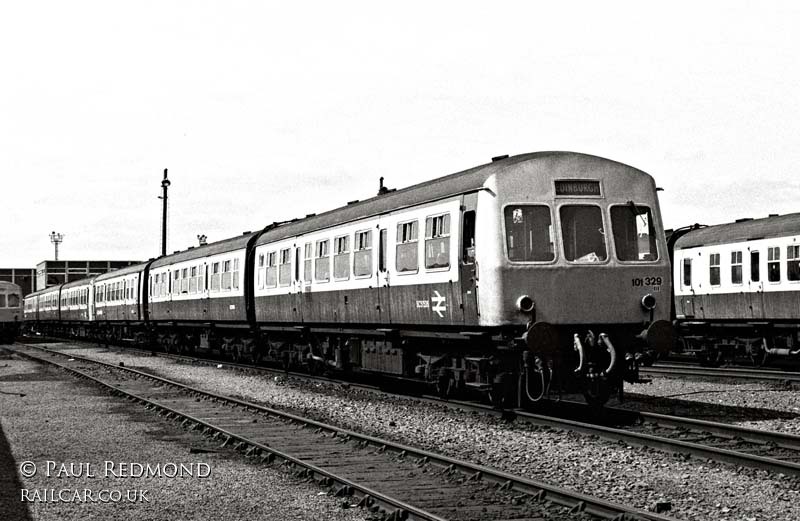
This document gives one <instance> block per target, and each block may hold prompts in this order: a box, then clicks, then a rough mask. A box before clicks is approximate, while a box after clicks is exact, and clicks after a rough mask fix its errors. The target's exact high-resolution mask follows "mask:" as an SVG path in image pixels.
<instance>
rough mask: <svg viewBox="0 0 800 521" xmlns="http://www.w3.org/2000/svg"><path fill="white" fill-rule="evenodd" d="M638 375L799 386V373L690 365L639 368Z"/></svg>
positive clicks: (660, 364) (661, 365) (659, 365)
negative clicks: (752, 381) (693, 377)
mask: <svg viewBox="0 0 800 521" xmlns="http://www.w3.org/2000/svg"><path fill="white" fill-rule="evenodd" d="M639 373H640V374H642V375H645V376H647V375H649V376H679V377H680V376H696V377H704V378H719V379H733V380H754V381H761V382H764V381H766V382H781V383H786V382H788V383H793V384H800V373H797V372H789V371H781V370H771V369H749V368H740V367H698V366H696V365H690V364H662V363H659V364H658V365H654V366H651V367H641V368H639Z"/></svg>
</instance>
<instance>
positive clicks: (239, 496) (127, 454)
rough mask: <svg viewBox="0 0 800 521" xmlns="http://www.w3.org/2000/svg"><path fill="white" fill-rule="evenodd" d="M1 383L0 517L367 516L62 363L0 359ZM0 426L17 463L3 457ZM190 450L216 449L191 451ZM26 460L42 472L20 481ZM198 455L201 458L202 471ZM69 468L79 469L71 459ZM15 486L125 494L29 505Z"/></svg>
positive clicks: (340, 519) (349, 519) (343, 519)
mask: <svg viewBox="0 0 800 521" xmlns="http://www.w3.org/2000/svg"><path fill="white" fill-rule="evenodd" d="M0 391H2V392H0V487H1V488H2V491H0V519H3V520H9V521H12V520H16V519H33V520H51V519H52V520H70V519H74V520H85V519H102V520H122V519H136V520H137V521H146V520H163V519H198V520H199V519H209V520H210V519H224V520H243V521H244V520H247V521H251V520H253V519H269V520H275V521H283V520H294V521H301V520H302V521H305V520H309V521H310V520H318V519H330V520H336V521H358V520H362V519H365V516H366V512H364V511H363V510H361V509H357V508H356V509H343V508H342V506H341V500H339V499H334V498H332V497H329V496H327V495H324V494H323V493H322V492H321V490H320V489H319V488H317V487H316V486H313V485H310V484H308V483H303V482H299V481H297V480H296V479H294V478H292V477H291V476H290V475H289V474H287V473H285V472H283V471H280V470H278V469H272V468H269V467H265V466H264V465H261V464H255V463H251V462H248V461H247V460H245V459H244V457H242V456H240V455H238V454H237V453H235V452H233V451H227V450H226V451H221V452H220V451H217V445H218V444H211V442H209V441H208V440H206V439H205V438H203V437H202V436H199V435H196V434H189V433H187V432H185V431H183V430H182V429H179V428H177V427H176V426H174V425H173V424H171V423H167V422H163V421H159V420H157V419H156V417H155V416H154V415H152V414H151V413H147V412H145V411H144V409H143V408H141V407H131V406H130V405H129V404H128V403H127V402H123V401H121V400H119V399H117V398H112V397H110V396H109V395H107V394H106V393H105V392H104V391H100V390H99V389H98V388H96V387H94V386H91V385H89V384H83V383H78V382H77V381H76V380H75V379H74V378H72V377H70V376H68V375H67V374H66V373H63V372H61V371H58V370H55V369H48V368H44V367H42V366H41V365H39V364H36V363H32V362H27V361H22V360H16V359H6V360H0ZM19 393H22V394H24V395H25V396H24V397H20V396H19ZM3 433H4V435H5V438H7V440H8V445H10V453H11V455H12V456H13V459H14V460H16V463H14V462H13V461H11V459H10V458H9V457H8V456H9V454H8V445H6V443H5V442H4V440H3V438H4V436H3ZM4 447H5V448H6V450H5V452H6V454H5V458H4V454H3V452H4V451H3V448H4ZM190 448H193V449H195V450H212V451H214V452H201V453H190ZM27 460H30V461H33V462H35V463H36V464H37V466H38V468H39V471H38V472H37V474H36V475H35V476H34V477H32V478H20V481H21V482H17V481H16V479H15V473H14V470H15V469H16V468H18V467H17V465H19V464H20V462H22V461H27ZM46 461H54V462H56V463H57V464H58V465H60V464H61V463H67V464H69V463H83V462H86V463H89V465H90V467H89V468H90V469H91V470H92V472H93V473H94V474H95V475H96V477H93V478H92V477H86V476H85V475H84V476H82V477H66V476H62V477H55V473H56V472H57V469H58V468H60V467H55V468H54V469H53V472H52V473H51V477H47V476H45V475H44V474H45V470H46V468H47V466H46V465H47V464H46ZM104 461H112V462H135V463H141V464H148V463H149V464H151V465H155V464H157V463H161V464H162V465H164V464H167V463H170V462H175V463H177V464H181V463H183V464H195V467H193V469H194V472H198V470H199V474H200V475H203V474H206V473H208V474H209V475H208V477H197V476H193V477H183V478H180V477H176V478H172V479H170V478H168V477H141V478H132V477H128V478H123V477H119V478H115V477H113V476H110V477H106V476H105V475H104V464H103V462H104ZM198 463H205V464H207V465H208V469H207V470H204V469H205V468H204V467H198V466H197V465H196V464H198ZM84 468H85V467H84ZM74 470H75V473H77V472H78V467H75V469H74ZM117 472H118V470H117ZM167 472H168V473H170V472H171V470H168V471H167ZM84 474H85V472H84ZM20 487H21V488H22V489H26V490H27V491H28V492H27V497H28V498H35V497H36V495H35V492H34V489H36V490H40V491H41V490H43V489H55V490H67V489H69V490H80V491H83V490H84V489H89V490H92V491H93V493H94V494H95V495H97V494H99V493H100V491H101V490H118V491H120V493H121V495H122V500H121V501H120V502H108V503H100V502H97V503H92V502H85V503H80V502H77V503H76V502H32V503H26V505H27V507H28V508H27V510H26V509H25V508H24V506H22V505H23V504H22V503H21V497H22V492H21V490H20ZM128 490H147V491H148V492H147V494H146V495H147V498H148V499H149V501H139V500H137V501H135V502H133V501H131V502H129V501H126V498H127V491H128ZM43 494H44V493H43ZM56 494H57V493H56ZM56 497H58V496H56ZM62 497H71V495H67V496H64V495H63V494H62ZM97 497H100V496H97ZM102 497H106V496H102ZM134 497H135V496H134ZM137 499H138V498H137Z"/></svg>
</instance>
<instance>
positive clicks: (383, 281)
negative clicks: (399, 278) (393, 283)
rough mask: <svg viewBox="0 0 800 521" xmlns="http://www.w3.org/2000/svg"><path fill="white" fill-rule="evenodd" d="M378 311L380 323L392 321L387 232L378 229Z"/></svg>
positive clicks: (384, 229)
mask: <svg viewBox="0 0 800 521" xmlns="http://www.w3.org/2000/svg"><path fill="white" fill-rule="evenodd" d="M378 230H379V231H378V273H377V276H378V310H379V316H380V319H379V320H380V322H381V323H383V324H389V323H391V321H392V299H391V287H390V285H389V230H388V229H387V228H383V227H380V226H379V228H378Z"/></svg>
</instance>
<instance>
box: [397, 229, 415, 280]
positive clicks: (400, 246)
mask: <svg viewBox="0 0 800 521" xmlns="http://www.w3.org/2000/svg"><path fill="white" fill-rule="evenodd" d="M418 228H419V222H418V221H411V222H407V223H400V224H398V225H397V250H396V253H397V259H395V268H396V269H397V271H398V272H400V273H403V272H412V271H417V269H418V267H419V258H418V250H417V242H418V240H417V236H418Z"/></svg>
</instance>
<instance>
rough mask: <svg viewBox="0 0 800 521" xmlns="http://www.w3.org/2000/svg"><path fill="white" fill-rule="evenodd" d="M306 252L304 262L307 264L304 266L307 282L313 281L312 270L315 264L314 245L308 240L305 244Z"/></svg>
mask: <svg viewBox="0 0 800 521" xmlns="http://www.w3.org/2000/svg"><path fill="white" fill-rule="evenodd" d="M304 248H305V251H304V252H303V253H305V255H304V257H303V259H305V260H304V261H303V262H304V263H305V265H304V266H303V280H304V281H306V282H311V275H312V274H311V271H312V268H313V265H314V245H313V244H311V243H310V242H307V243H306V245H305V247H304Z"/></svg>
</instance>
